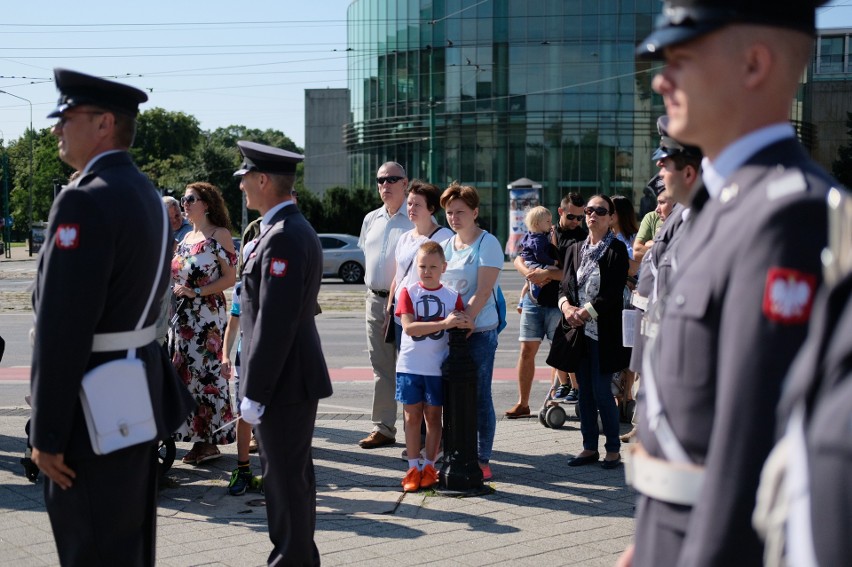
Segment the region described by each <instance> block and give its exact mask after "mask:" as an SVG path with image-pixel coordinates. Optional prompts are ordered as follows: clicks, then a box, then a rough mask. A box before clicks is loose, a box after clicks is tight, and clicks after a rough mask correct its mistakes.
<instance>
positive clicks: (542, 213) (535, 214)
mask: <svg viewBox="0 0 852 567" xmlns="http://www.w3.org/2000/svg"><path fill="white" fill-rule="evenodd" d="M544 219H551V220H552V219H553V213H551V212H550V209H548V208H547V207H542V206H538V207H533V208H531V209H530V210H528V211H527V215H526V216H525V217H524V224H526V225H527V230H528V231H530V232H540V231H539V230H538V228H537V227H538V225H539V223H540V222H541V221H543V220H544Z"/></svg>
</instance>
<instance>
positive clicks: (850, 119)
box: [831, 112, 852, 187]
mask: <svg viewBox="0 0 852 567" xmlns="http://www.w3.org/2000/svg"><path fill="white" fill-rule="evenodd" d="M846 128H847V130H846V135H847V136H848V138H849V143H848V144H845V145H843V146H840V147H839V148H838V149H837V159H836V160H835V161H834V163H832V164H831V173H832V174H834V177H836V178H837V180H838V181H840V183H842V184H843V185H845V186H846V187H852V112H847V113H846Z"/></svg>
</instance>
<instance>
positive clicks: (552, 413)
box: [545, 406, 567, 429]
mask: <svg viewBox="0 0 852 567" xmlns="http://www.w3.org/2000/svg"><path fill="white" fill-rule="evenodd" d="M566 417H567V416H566V415H565V410H564V409H562V406H552V407H550V408H548V409H547V414H546V415H545V421H547V426H548V427H550V428H551V429H559V428H560V427H562V425H563V424H564V423H565V419H566Z"/></svg>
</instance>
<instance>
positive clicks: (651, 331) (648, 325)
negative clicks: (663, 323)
mask: <svg viewBox="0 0 852 567" xmlns="http://www.w3.org/2000/svg"><path fill="white" fill-rule="evenodd" d="M640 329H641V332H642V335H643V336H646V337H650V338H652V339H653V338H654V337H656V336H657V331H659V329H660V324H659V323H653V322H651V321H647V320H645V319H642V323H641V327H640Z"/></svg>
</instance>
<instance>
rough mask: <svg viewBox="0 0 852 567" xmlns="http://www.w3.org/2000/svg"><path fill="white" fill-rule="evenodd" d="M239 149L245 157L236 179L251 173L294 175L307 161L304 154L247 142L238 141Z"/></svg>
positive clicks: (236, 173) (235, 173)
mask: <svg viewBox="0 0 852 567" xmlns="http://www.w3.org/2000/svg"><path fill="white" fill-rule="evenodd" d="M237 147H238V148H239V149H240V153H241V154H242V156H243V162H242V163H241V164H240V168H239V169H238V170H237V171H235V172H234V177H242V176H243V175H245V174H246V173H248V172H250V171H259V172H261V173H272V174H280V175H286V174H294V173H296V166H297V165H298V164H299V162H301V161H303V160H304V159H305V156H303V155H302V154H297V153H294V152H288V151H287V150H282V149H281V148H276V147H273V146H267V145H264V144H258V143H257V142H248V141H246V140H240V141H238V142H237Z"/></svg>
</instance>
